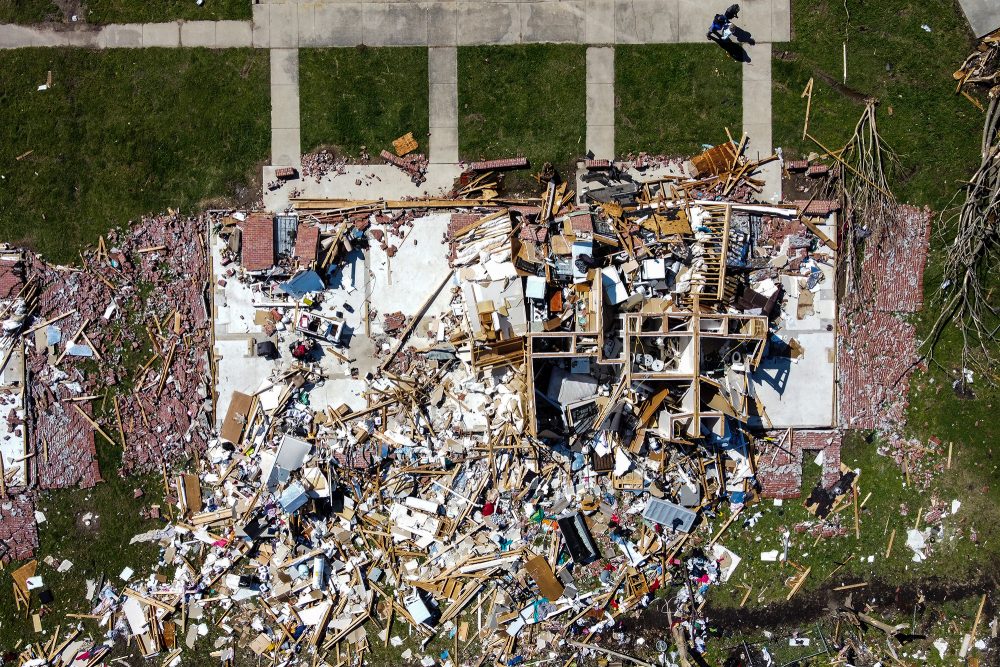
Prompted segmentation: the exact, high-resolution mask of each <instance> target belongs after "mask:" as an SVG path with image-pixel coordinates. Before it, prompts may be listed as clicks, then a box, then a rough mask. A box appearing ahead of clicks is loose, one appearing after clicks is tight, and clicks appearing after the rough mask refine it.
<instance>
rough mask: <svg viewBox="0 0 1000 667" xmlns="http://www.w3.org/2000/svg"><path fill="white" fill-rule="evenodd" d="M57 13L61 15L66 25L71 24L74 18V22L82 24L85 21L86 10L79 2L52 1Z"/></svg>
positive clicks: (74, 0)
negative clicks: (57, 9)
mask: <svg viewBox="0 0 1000 667" xmlns="http://www.w3.org/2000/svg"><path fill="white" fill-rule="evenodd" d="M52 2H53V3H54V4H55V6H56V7H58V8H59V11H60V12H61V13H62V17H63V20H64V21H66V22H67V23H72V22H73V17H74V16H75V17H76V22H77V23H80V22H84V21H85V20H86V18H85V17H86V15H87V14H86V11H85V10H86V8H85V7H84V6H83V3H82V2H81V1H80V0H52Z"/></svg>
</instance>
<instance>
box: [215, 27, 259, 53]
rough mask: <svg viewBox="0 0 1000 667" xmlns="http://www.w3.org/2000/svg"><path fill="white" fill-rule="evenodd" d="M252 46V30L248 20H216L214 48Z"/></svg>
mask: <svg viewBox="0 0 1000 667" xmlns="http://www.w3.org/2000/svg"><path fill="white" fill-rule="evenodd" d="M250 46H253V30H252V26H251V23H250V22H249V21H216V22H215V48H217V49H231V48H237V47H242V48H246V47H250Z"/></svg>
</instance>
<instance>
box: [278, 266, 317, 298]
mask: <svg viewBox="0 0 1000 667" xmlns="http://www.w3.org/2000/svg"><path fill="white" fill-rule="evenodd" d="M278 288H279V289H280V290H281V291H282V292H284V293H285V294H287V295H288V296H290V297H292V298H293V299H301V298H302V297H304V296H305V295H306V294H308V293H309V292H319V291H321V290H324V289H326V285H324V284H323V279H322V278H320V277H319V274H318V273H316V272H315V271H303V272H302V273H299V274H298V275H295V276H292V277H291V278H290V279H289V280H288V281H287V282H283V283H281V284H280V285H278Z"/></svg>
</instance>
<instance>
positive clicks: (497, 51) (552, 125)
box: [458, 44, 587, 178]
mask: <svg viewBox="0 0 1000 667" xmlns="http://www.w3.org/2000/svg"><path fill="white" fill-rule="evenodd" d="M586 69H587V64H586V47H584V46H577V45H554V44H539V45H531V46H470V47H465V48H460V49H459V50H458V141H459V155H460V156H461V158H462V159H463V160H478V159H483V158H485V159H494V158H505V157H516V156H524V157H527V158H528V160H529V161H530V162H531V167H532V171H533V172H537V171H538V170H539V169H540V168H541V166H542V164H543V163H544V162H552V163H553V164H554V165H555V166H556V167H557V168H558V169H560V171H561V172H562V174H563V177H564V178H570V177H572V170H573V168H574V163H575V161H576V159H577V158H579V157H582V156H583V154H584V153H585V152H586V150H587V149H586V141H587V136H586V135H587V127H586V124H587V99H586V95H587V90H586Z"/></svg>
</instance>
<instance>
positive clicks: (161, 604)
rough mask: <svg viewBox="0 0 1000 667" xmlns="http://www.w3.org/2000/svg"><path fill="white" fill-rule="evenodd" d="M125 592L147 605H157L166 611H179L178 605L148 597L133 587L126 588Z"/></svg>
mask: <svg viewBox="0 0 1000 667" xmlns="http://www.w3.org/2000/svg"><path fill="white" fill-rule="evenodd" d="M124 593H125V595H127V596H129V597H130V598H132V599H134V600H138V601H139V602H141V603H143V604H146V605H149V606H150V607H156V608H158V609H162V610H164V611H169V612H171V613H173V612H175V611H177V607H176V606H174V605H169V604H166V603H165V602H160V601H159V600H155V599H153V598H149V597H146V596H145V595H142V594H141V593H139V592H137V591H134V590H132V589H131V588H126V589H125V590H124Z"/></svg>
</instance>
